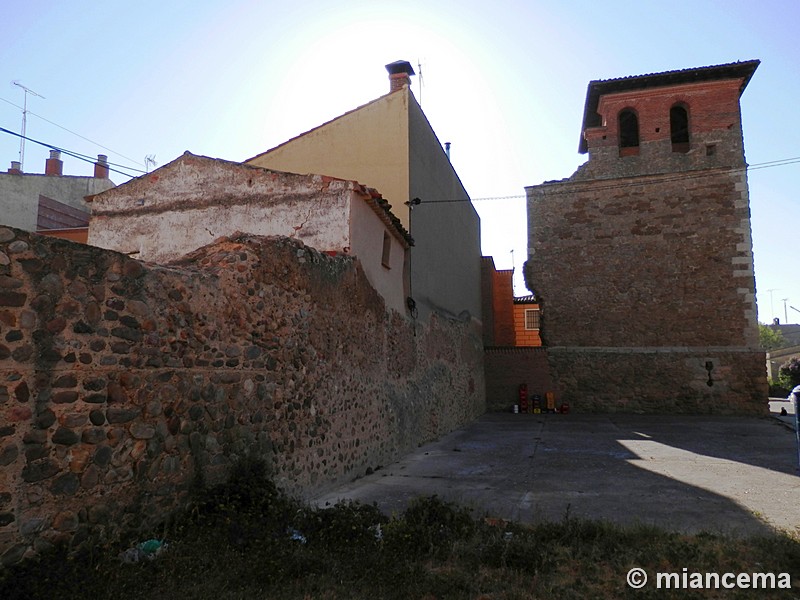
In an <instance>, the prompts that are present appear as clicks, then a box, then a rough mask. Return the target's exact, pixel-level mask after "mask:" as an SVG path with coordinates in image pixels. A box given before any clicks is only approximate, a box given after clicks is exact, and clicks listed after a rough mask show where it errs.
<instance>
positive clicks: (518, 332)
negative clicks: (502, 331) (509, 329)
mask: <svg viewBox="0 0 800 600" xmlns="http://www.w3.org/2000/svg"><path fill="white" fill-rule="evenodd" d="M532 309H537V310H538V309H539V305H538V304H522V303H515V304H514V333H515V345H516V346H541V345H542V338H541V336H540V335H539V330H538V329H526V328H525V311H526V310H532Z"/></svg>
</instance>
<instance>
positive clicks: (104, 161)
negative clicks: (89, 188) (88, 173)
mask: <svg viewBox="0 0 800 600" xmlns="http://www.w3.org/2000/svg"><path fill="white" fill-rule="evenodd" d="M94 177H95V179H108V156H106V155H105V154H98V155H97V162H96V163H94Z"/></svg>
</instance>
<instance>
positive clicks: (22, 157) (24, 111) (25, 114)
mask: <svg viewBox="0 0 800 600" xmlns="http://www.w3.org/2000/svg"><path fill="white" fill-rule="evenodd" d="M11 83H13V84H14V85H16V86H17V87H20V88H22V91H23V92H24V93H25V99H24V101H23V102H22V131H21V135H20V139H19V170H20V171H24V170H25V125H26V124H27V121H28V94H31V95H33V96H37V97H39V98H41V99H42V100H44V99H45V97H44V96H42V95H41V94H37V93H36V92H34V91H33V90H32V89H30V88H27V87H25V86H24V85H22V84H21V83H20V82H19V81H12V82H11Z"/></svg>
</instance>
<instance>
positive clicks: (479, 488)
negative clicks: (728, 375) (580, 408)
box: [312, 413, 800, 535]
mask: <svg viewBox="0 0 800 600" xmlns="http://www.w3.org/2000/svg"><path fill="white" fill-rule="evenodd" d="M797 460H798V459H797V446H796V438H795V433H794V431H792V430H791V429H790V428H789V427H787V426H786V425H785V424H784V423H782V422H780V421H778V420H777V419H776V418H773V417H763V418H742V417H710V416H664V415H646V416H641V415H619V414H609V415H579V414H565V415H562V414H541V415H527V414H526V415H514V414H509V413H502V414H501V413H493V414H487V415H484V416H483V417H481V418H480V419H478V420H477V421H476V422H474V423H472V424H470V425H469V426H468V427H466V428H464V429H461V430H458V431H455V432H453V433H451V434H449V435H447V436H445V437H443V438H441V439H440V440H438V441H436V442H433V443H430V444H427V445H425V446H423V447H420V448H419V449H418V450H417V451H416V452H414V453H413V454H411V455H409V456H406V457H405V458H403V459H402V460H400V461H399V462H397V463H394V464H392V465H387V466H385V467H383V468H381V469H379V470H377V471H375V472H374V473H373V474H371V475H368V476H365V477H363V478H360V479H358V480H356V481H353V482H352V483H349V484H346V485H343V486H341V487H339V488H337V489H334V490H331V491H329V492H328V493H325V494H323V495H320V496H318V497H317V498H314V499H313V500H312V501H314V502H316V503H317V504H320V505H325V504H328V503H335V502H336V501H337V500H340V499H353V500H358V501H360V502H363V503H367V504H371V503H373V502H376V503H377V504H378V506H379V507H380V508H381V509H382V510H384V511H385V512H386V513H389V514H391V513H392V512H400V511H402V510H403V509H404V507H405V506H406V504H407V503H408V502H409V501H410V500H411V499H413V498H415V497H418V496H430V495H434V494H436V495H438V496H439V497H441V498H444V499H446V500H449V501H454V502H458V503H459V504H461V505H465V506H468V507H471V508H473V509H474V510H475V512H476V515H477V516H483V515H487V516H493V517H499V518H504V519H512V520H517V521H521V522H527V523H534V522H537V521H541V520H559V519H562V518H563V517H564V515H565V514H570V515H572V516H576V517H586V518H597V519H604V520H609V521H613V522H618V523H633V522H641V523H648V524H655V525H659V526H661V527H665V528H668V529H672V530H677V531H687V532H697V531H702V530H706V531H714V532H723V533H729V534H733V535H750V534H760V533H766V532H768V531H771V530H774V529H775V528H779V529H783V530H787V531H791V532H794V533H800V476H798V468H797Z"/></svg>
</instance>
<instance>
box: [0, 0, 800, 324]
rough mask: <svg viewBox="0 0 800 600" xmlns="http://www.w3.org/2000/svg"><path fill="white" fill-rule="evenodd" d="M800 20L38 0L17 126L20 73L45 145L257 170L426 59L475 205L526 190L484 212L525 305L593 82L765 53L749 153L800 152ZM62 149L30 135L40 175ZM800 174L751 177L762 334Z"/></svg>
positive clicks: (616, 4) (8, 144)
mask: <svg viewBox="0 0 800 600" xmlns="http://www.w3.org/2000/svg"><path fill="white" fill-rule="evenodd" d="M798 23H800V2H795V1H794V0H783V1H776V0H762V1H761V2H752V1H751V0H691V1H688V0H673V1H672V2H669V3H654V2H641V1H635V0H630V1H622V0H606V1H605V2H597V1H596V0H571V1H569V2H545V1H539V0H526V1H521V0H519V1H516V2H511V1H507V0H495V1H494V2H486V1H485V0H479V1H476V0H461V1H458V2H437V1H436V0H424V1H420V0H404V1H402V2H385V1H381V0H372V1H361V2H359V1H354V0H338V1H324V0H303V1H302V2H269V1H261V2H256V1H244V0H227V1H226V2H217V1H210V0H194V1H192V2H183V1H166V2H165V1H164V0H159V1H153V0H139V1H137V2H115V1H113V0H111V1H109V2H87V1H85V0H71V1H70V2H55V1H54V0H48V1H45V0H27V1H26V2H18V3H13V4H12V5H10V6H7V7H4V14H3V19H2V21H0V39H1V40H2V44H0V127H4V128H6V129H10V130H13V131H17V132H18V131H19V129H20V125H21V111H20V110H19V108H17V107H15V106H13V104H16V105H22V102H23V93H22V90H21V89H20V88H18V87H16V86H14V85H13V84H12V81H15V80H16V81H19V82H20V83H22V84H23V85H25V86H27V87H28V88H30V89H32V90H34V91H35V92H37V93H38V94H41V95H42V96H44V97H45V98H44V99H41V98H36V97H30V96H29V98H28V109H29V110H30V111H31V113H33V114H29V116H28V127H27V133H28V135H29V136H30V137H32V138H34V139H37V140H41V141H44V142H47V143H50V144H53V145H56V146H60V147H63V148H66V149H69V150H72V151H75V152H79V153H82V154H87V155H91V156H96V155H97V154H98V153H103V154H108V155H109V158H110V160H111V161H112V162H116V163H119V164H124V165H129V166H131V167H134V168H139V169H143V168H144V165H143V163H144V157H145V156H146V155H155V160H156V161H157V162H158V163H159V164H165V163H166V162H169V161H171V160H173V159H174V158H176V157H177V156H178V155H179V154H181V153H182V152H184V151H185V150H190V151H191V152H194V153H196V154H204V155H207V156H213V157H219V158H225V159H229V160H244V159H246V158H249V157H251V156H253V155H255V154H258V153H259V152H262V151H264V150H267V149H269V148H271V147H273V146H275V145H277V144H279V143H281V142H283V141H285V140H286V139H289V138H290V137H293V136H295V135H297V134H299V133H302V132H304V131H307V130H308V129H311V128H313V127H315V126H316V125H319V124H321V123H323V122H324V121H327V120H329V119H331V118H334V117H336V116H338V115H339V114H341V113H343V112H345V111H347V110H350V109H352V108H355V107H356V106H359V105H361V104H364V103H366V102H369V101H370V100H372V99H374V98H376V97H377V96H380V95H382V94H384V93H386V92H387V91H388V79H387V74H386V71H385V70H384V65H385V64H386V63H389V62H392V61H395V60H398V59H405V60H409V61H410V62H412V64H414V65H415V67H416V65H417V64H420V63H421V65H422V75H423V77H422V82H421V83H422V85H421V86H420V81H419V79H420V78H419V77H416V78H415V81H414V83H413V89H414V93H415V94H416V95H417V98H418V99H419V100H421V103H422V107H423V109H424V110H425V113H426V114H427V116H428V118H429V120H430V122H431V124H432V125H433V128H434V130H435V131H436V133H437V135H438V136H439V139H440V141H441V142H442V143H444V142H451V143H452V161H453V164H454V166H455V168H456V170H457V171H458V173H459V176H460V177H461V179H462V181H463V182H464V185H465V186H466V188H467V190H468V192H469V193H470V196H471V197H472V198H474V199H479V198H496V197H503V196H517V197H516V198H512V199H508V200H476V201H475V206H476V208H477V210H478V212H479V214H480V216H481V219H482V228H483V238H482V243H483V252H484V254H489V255H493V256H494V257H495V262H496V264H497V266H498V267H499V268H511V266H512V252H511V251H512V250H513V251H514V252H513V257H514V258H513V261H514V264H515V266H516V267H517V273H518V277H516V278H515V288H516V292H517V294H520V295H521V294H524V293H525V290H524V287H523V284H522V279H521V274H520V271H521V265H522V262H523V261H524V260H525V257H526V253H527V249H526V246H527V242H526V219H525V201H524V187H525V186H526V185H536V184H539V183H541V182H542V181H545V180H551V179H561V178H563V177H568V176H570V175H571V174H572V173H573V172H574V170H575V169H576V168H577V167H578V166H579V165H580V164H581V162H583V160H585V157H584V156H583V155H579V154H578V152H577V148H578V140H579V135H580V126H581V119H582V114H583V113H582V111H583V102H584V99H585V94H586V86H587V84H588V82H589V81H590V80H593V79H607V78H615V77H624V76H628V75H640V74H644V73H653V72H659V71H667V70H673V69H683V68H690V67H698V66H705V65H713V64H720V63H728V62H734V61H738V60H750V59H760V60H761V61H762V64H761V66H760V67H759V69H758V71H756V74H755V76H754V77H753V79H752V81H751V82H750V85H749V87H748V88H747V90H746V91H745V93H744V96H743V97H742V112H743V123H744V134H745V149H746V154H747V160H748V162H749V163H750V164H751V165H752V166H753V167H757V166H759V165H764V164H765V163H770V162H772V161H783V160H785V159H792V158H797V157H800V147H798V140H800V119H798V118H797V117H796V115H795V114H794V113H795V112H796V108H795V106H796V104H797V98H799V97H800V77H798V65H800V44H798V42H797V31H796V29H797V25H798ZM9 102H10V103H11V104H10V103H9ZM48 121H50V122H52V123H56V124H58V125H59V126H61V127H63V128H66V129H68V130H70V131H71V132H74V133H76V134H79V135H74V134H73V133H70V132H68V131H65V130H64V129H62V128H61V127H58V126H56V125H53V124H52V123H50V122H48ZM79 136H82V137H79ZM83 138H88V139H89V140H92V142H96V143H92V142H89V141H86V140H85V139H83ZM97 144H100V146H98V145H97ZM101 146H104V147H105V148H103V147H101ZM46 156H47V149H44V148H40V147H38V146H36V145H35V144H32V143H27V144H26V149H25V170H26V171H27V172H41V171H42V170H43V168H44V161H45V158H46ZM18 158H19V141H18V139H16V138H13V137H12V136H9V135H7V134H0V169H2V170H6V169H8V167H9V166H10V162H11V161H12V160H18ZM64 161H65V166H64V170H65V173H66V174H74V175H88V174H90V173H91V166H90V165H88V164H86V163H81V162H79V161H78V160H76V159H72V158H69V157H64ZM137 163H139V164H137ZM799 173H800V164H798V163H791V162H789V164H783V165H779V166H773V167H768V168H753V169H751V171H750V174H749V182H750V201H751V211H752V226H753V240H754V250H755V260H756V285H757V288H758V301H759V320H761V321H762V322H770V321H771V320H772V318H773V316H777V317H780V319H781V321H782V322H784V302H783V299H784V298H786V299H787V301H786V305H787V306H792V305H793V306H795V307H797V308H798V309H800V275H799V274H800V266H799V265H798V258H800V202H799V201H798V199H797V192H796V191H795V189H796V187H797V185H796V180H797V179H798V174H799ZM112 178H113V179H114V180H115V182H116V183H123V182H124V181H126V180H127V179H126V178H125V177H123V176H121V175H116V174H115V175H114V176H113V177H112ZM363 183H365V184H369V183H370V182H363ZM389 200H390V201H392V202H395V203H398V202H402V201H405V199H393V198H389ZM770 290H772V291H771V292H770ZM787 312H788V317H789V322H794V323H796V322H800V312H795V311H793V310H792V309H791V308H787Z"/></svg>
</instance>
